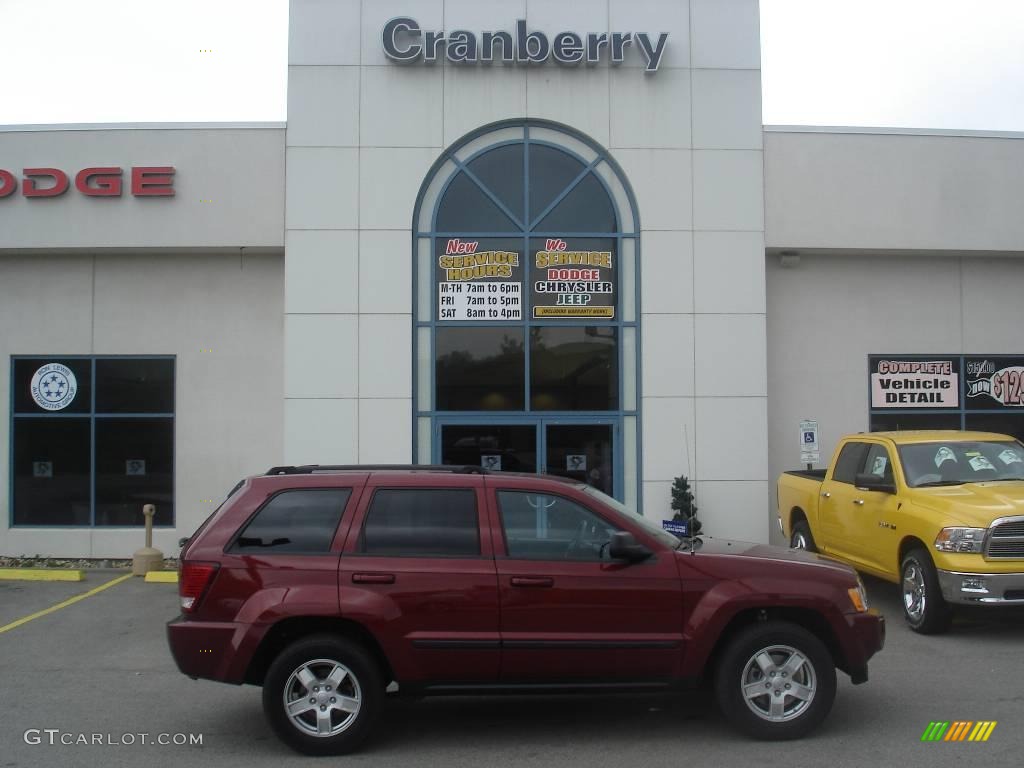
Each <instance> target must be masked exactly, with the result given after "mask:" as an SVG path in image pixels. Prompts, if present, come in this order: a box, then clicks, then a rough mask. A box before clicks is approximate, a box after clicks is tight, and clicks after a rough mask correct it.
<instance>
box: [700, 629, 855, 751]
mask: <svg viewBox="0 0 1024 768" xmlns="http://www.w3.org/2000/svg"><path fill="white" fill-rule="evenodd" d="M715 693H716V695H717V698H718V705H719V707H720V708H721V709H722V711H723V712H724V713H725V715H726V717H727V718H728V719H729V721H730V723H732V724H733V725H734V726H736V727H737V728H738V729H739V730H740V731H742V732H743V733H745V734H747V735H748V736H751V737H753V738H756V739H769V740H782V739H798V738H800V737H801V736H803V735H804V734H806V733H808V732H809V731H811V730H813V729H814V728H815V727H817V726H818V724H819V723H821V721H822V720H824V719H825V716H826V715H827V714H828V713H829V710H831V709H832V702H833V701H834V700H835V696H836V667H835V663H834V662H833V660H832V654H831V653H829V650H828V648H826V647H825V645H824V643H822V642H821V640H819V639H818V638H817V637H816V636H815V635H813V634H812V633H811V632H809V631H807V630H806V629H804V628H803V627H801V626H799V625H797V624H792V623H790V622H785V621H768V622H760V623H757V624H753V625H751V626H749V627H747V628H745V629H743V630H741V631H740V632H739V634H737V635H736V636H735V637H734V638H732V640H731V641H730V642H729V644H728V645H727V646H726V648H725V651H724V653H723V654H722V658H721V663H720V664H719V665H718V670H717V675H716V679H715Z"/></svg>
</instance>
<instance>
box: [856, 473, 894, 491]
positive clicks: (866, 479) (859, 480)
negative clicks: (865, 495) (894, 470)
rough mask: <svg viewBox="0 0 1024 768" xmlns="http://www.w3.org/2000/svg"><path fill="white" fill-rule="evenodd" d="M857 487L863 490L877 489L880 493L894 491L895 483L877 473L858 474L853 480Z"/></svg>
mask: <svg viewBox="0 0 1024 768" xmlns="http://www.w3.org/2000/svg"><path fill="white" fill-rule="evenodd" d="M854 485H856V486H857V487H858V488H860V489H861V490H864V491H879V492H880V493H896V483H894V482H893V481H892V480H886V479H884V478H881V477H879V476H878V475H872V474H859V475H857V477H856V480H855V482H854Z"/></svg>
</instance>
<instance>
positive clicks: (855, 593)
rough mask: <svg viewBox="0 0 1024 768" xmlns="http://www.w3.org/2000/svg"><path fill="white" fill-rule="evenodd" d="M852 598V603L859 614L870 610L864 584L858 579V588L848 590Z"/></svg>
mask: <svg viewBox="0 0 1024 768" xmlns="http://www.w3.org/2000/svg"><path fill="white" fill-rule="evenodd" d="M846 592H847V594H848V595H849V596H850V602H851V603H853V607H854V608H856V609H857V612H858V613H864V611H866V610H867V609H868V593H867V591H866V590H865V589H864V582H863V581H861V580H860V579H859V578H858V579H857V586H856V587H850V588H849V589H848V590H846Z"/></svg>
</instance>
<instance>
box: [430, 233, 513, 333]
mask: <svg viewBox="0 0 1024 768" xmlns="http://www.w3.org/2000/svg"><path fill="white" fill-rule="evenodd" d="M521 248H522V240H520V239H514V238H489V239H487V240H462V239H460V238H449V239H445V238H440V239H438V240H437V244H436V245H435V255H436V257H437V262H436V263H437V267H436V271H435V274H436V276H437V319H438V320H454V321H459V320H462V321H467V320H473V321H479V320H485V321H489V320H499V321H501V320H504V321H509V320H522V319H523V267H522V264H521V260H520V258H519V257H520V249H521Z"/></svg>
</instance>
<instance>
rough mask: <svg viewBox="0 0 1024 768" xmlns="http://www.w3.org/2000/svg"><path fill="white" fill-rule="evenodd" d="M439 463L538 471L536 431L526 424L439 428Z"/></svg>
mask: <svg viewBox="0 0 1024 768" xmlns="http://www.w3.org/2000/svg"><path fill="white" fill-rule="evenodd" d="M441 463H442V464H449V465H451V464H454V465H461V464H467V465H471V466H474V467H486V468H488V469H494V470H501V471H503V472H536V471H537V431H536V428H535V427H533V426H528V425H500V424H496V425H485V426H477V425H475V424H474V425H472V426H464V425H461V424H445V425H443V426H442V427H441Z"/></svg>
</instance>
